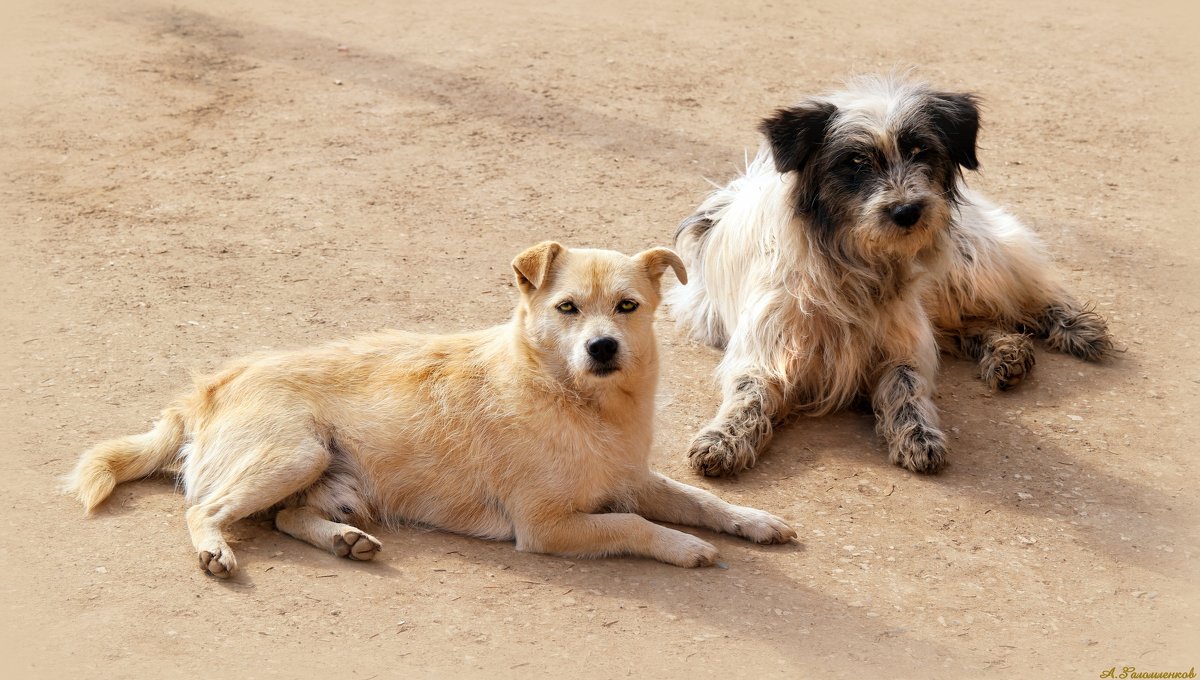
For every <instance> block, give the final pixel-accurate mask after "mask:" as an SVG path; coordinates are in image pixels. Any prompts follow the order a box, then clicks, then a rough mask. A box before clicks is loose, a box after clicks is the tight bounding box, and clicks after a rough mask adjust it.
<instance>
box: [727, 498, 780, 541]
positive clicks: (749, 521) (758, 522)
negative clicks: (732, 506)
mask: <svg viewBox="0 0 1200 680" xmlns="http://www.w3.org/2000/svg"><path fill="white" fill-rule="evenodd" d="M736 512H737V515H736V516H735V517H734V519H733V524H732V526H730V528H729V533H731V534H733V535H734V536H741V537H742V538H745V539H749V540H751V541H754V542H755V543H787V542H788V541H790V540H792V539H793V538H796V530H795V529H793V528H792V527H790V526H788V524H787V522H785V521H783V520H782V519H779V518H778V517H776V516H775V515H772V514H771V513H769V512H763V511H762V510H755V509H754V508H746V507H737V508H736Z"/></svg>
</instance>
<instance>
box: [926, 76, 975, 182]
mask: <svg viewBox="0 0 1200 680" xmlns="http://www.w3.org/2000/svg"><path fill="white" fill-rule="evenodd" d="M929 116H930V118H931V119H932V121H933V126H934V128H936V129H937V132H938V135H939V136H941V138H942V142H943V143H945V145H946V151H948V152H949V154H950V159H951V160H953V161H954V162H955V163H957V164H958V165H961V166H962V167H964V168H966V169H968V170H975V169H977V168H978V167H979V159H978V158H977V157H976V156H975V137H976V136H977V135H978V134H979V99H978V98H977V97H976V96H975V95H971V94H959V93H956V92H935V93H933V94H931V95H930V96H929Z"/></svg>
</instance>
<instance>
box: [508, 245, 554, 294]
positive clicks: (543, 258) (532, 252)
mask: <svg viewBox="0 0 1200 680" xmlns="http://www.w3.org/2000/svg"><path fill="white" fill-rule="evenodd" d="M564 250H566V248H564V247H562V245H560V244H558V243H555V242H554V241H542V242H541V243H539V244H537V245H536V246H533V247H532V248H529V249H528V250H526V251H525V252H523V253H521V254H520V255H518V256H517V257H516V259H514V260H513V262H512V266H513V271H515V272H516V273H517V286H519V287H520V288H521V292H522V293H525V294H526V295H528V294H529V293H532V292H533V291H535V290H537V289H538V288H541V287H542V284H543V283H545V282H546V277H547V275H548V274H549V273H550V267H551V265H553V264H554V260H555V259H556V258H557V257H558V256H559V255H561V254H562V252H563V251H564Z"/></svg>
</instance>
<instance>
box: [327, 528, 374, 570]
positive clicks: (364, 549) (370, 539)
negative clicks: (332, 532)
mask: <svg viewBox="0 0 1200 680" xmlns="http://www.w3.org/2000/svg"><path fill="white" fill-rule="evenodd" d="M380 550H383V544H382V543H380V542H379V541H378V540H376V539H375V537H374V536H372V535H370V534H368V533H366V532H364V531H359V530H358V529H346V530H345V531H343V532H342V535H341V536H339V537H338V538H337V542H336V543H335V544H334V547H333V552H334V554H335V555H337V556H338V557H348V558H350V559H352V560H359V561H360V562H366V561H367V560H373V559H375V555H377V554H379V551H380Z"/></svg>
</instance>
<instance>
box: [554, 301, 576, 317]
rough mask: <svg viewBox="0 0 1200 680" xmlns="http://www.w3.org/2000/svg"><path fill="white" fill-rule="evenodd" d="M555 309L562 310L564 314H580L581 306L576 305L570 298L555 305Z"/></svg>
mask: <svg viewBox="0 0 1200 680" xmlns="http://www.w3.org/2000/svg"><path fill="white" fill-rule="evenodd" d="M555 309H557V310H558V311H560V312H562V313H563V314H578V313H579V308H578V307H576V306H575V303H574V302H571V301H570V300H568V301H566V302H560V303H558V306H557V307H555Z"/></svg>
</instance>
